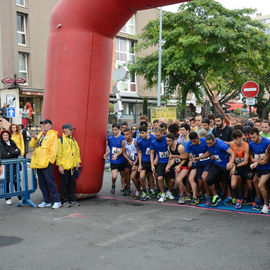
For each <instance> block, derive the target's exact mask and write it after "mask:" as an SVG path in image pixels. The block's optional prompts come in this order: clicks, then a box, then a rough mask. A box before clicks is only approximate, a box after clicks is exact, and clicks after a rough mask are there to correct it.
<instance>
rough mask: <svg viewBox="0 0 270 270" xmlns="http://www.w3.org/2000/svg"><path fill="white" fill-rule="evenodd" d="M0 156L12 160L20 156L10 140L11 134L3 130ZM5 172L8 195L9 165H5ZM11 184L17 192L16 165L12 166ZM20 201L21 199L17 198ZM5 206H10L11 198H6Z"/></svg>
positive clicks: (0, 137)
mask: <svg viewBox="0 0 270 270" xmlns="http://www.w3.org/2000/svg"><path fill="white" fill-rule="evenodd" d="M0 154H1V159H2V160H3V159H14V158H18V157H19V155H20V154H21V151H20V149H19V148H18V147H17V145H16V144H15V142H14V141H13V140H11V134H10V132H9V131H7V130H4V131H2V132H1V136H0ZM6 170H7V193H9V190H10V189H9V182H10V165H6ZM13 179H14V180H13V183H14V188H15V190H16V191H17V172H16V165H15V164H14V165H13ZM18 198H19V200H21V197H20V196H19V197H18ZM6 203H7V204H12V200H11V198H6Z"/></svg>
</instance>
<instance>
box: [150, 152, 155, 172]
mask: <svg viewBox="0 0 270 270" xmlns="http://www.w3.org/2000/svg"><path fill="white" fill-rule="evenodd" d="M154 157H155V150H150V161H151V168H152V172H153V173H154V172H155V165H154Z"/></svg>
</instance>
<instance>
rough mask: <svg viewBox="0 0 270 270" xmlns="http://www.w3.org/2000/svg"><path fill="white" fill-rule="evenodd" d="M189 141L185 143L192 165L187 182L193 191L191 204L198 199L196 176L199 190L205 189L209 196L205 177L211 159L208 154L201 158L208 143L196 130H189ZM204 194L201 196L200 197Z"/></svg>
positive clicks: (198, 201)
mask: <svg viewBox="0 0 270 270" xmlns="http://www.w3.org/2000/svg"><path fill="white" fill-rule="evenodd" d="M189 139H190V142H189V143H188V145H187V150H186V151H187V153H188V154H189V155H190V158H191V159H192V160H193V167H192V170H191V172H190V175H189V178H188V180H189V182H190V185H191V188H192V192H193V198H192V200H191V204H194V205H196V204H199V203H200V199H199V198H198V194H199V193H198V186H197V183H196V181H195V179H196V176H197V179H198V181H199V185H200V187H201V188H200V190H203V189H204V191H205V193H206V195H207V197H210V193H209V190H208V186H207V182H206V178H207V176H208V172H209V170H210V168H211V164H212V161H211V159H210V154H209V155H208V157H206V158H203V159H201V156H203V155H204V154H205V153H206V152H207V151H208V145H207V143H206V140H205V138H199V136H198V134H197V133H196V132H191V133H190V134H189ZM203 198H204V196H202V199H203Z"/></svg>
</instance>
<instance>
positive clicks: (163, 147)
mask: <svg viewBox="0 0 270 270" xmlns="http://www.w3.org/2000/svg"><path fill="white" fill-rule="evenodd" d="M155 137H156V138H155V139H154V140H153V141H152V143H151V145H150V160H151V168H152V172H157V176H158V184H159V188H160V191H161V197H160V199H159V200H158V201H159V202H165V201H166V194H165V190H164V184H163V178H164V176H165V174H166V166H167V164H168V162H169V151H168V145H167V141H166V136H165V135H163V129H162V128H158V129H156V131H155ZM155 152H156V153H157V156H158V164H157V166H156V168H155V164H154V158H155Z"/></svg>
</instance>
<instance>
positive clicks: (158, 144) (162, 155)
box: [150, 135, 170, 163]
mask: <svg viewBox="0 0 270 270" xmlns="http://www.w3.org/2000/svg"><path fill="white" fill-rule="evenodd" d="M150 150H155V151H156V153H157V155H158V162H159V163H168V162H169V155H170V154H169V151H168V145H167V141H166V135H163V138H162V139H161V140H160V141H158V140H157V138H155V139H154V140H153V141H152V143H151V145H150Z"/></svg>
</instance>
